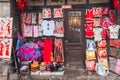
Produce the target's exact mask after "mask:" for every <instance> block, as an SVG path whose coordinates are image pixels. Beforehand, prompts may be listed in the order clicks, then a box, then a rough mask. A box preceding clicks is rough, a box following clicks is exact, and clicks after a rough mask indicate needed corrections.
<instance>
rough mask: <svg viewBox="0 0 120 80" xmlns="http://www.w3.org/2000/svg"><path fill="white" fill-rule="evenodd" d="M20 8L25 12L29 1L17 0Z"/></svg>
mask: <svg viewBox="0 0 120 80" xmlns="http://www.w3.org/2000/svg"><path fill="white" fill-rule="evenodd" d="M16 2H17V5H18V8H19V9H21V10H22V12H24V8H25V5H26V3H27V0H16Z"/></svg>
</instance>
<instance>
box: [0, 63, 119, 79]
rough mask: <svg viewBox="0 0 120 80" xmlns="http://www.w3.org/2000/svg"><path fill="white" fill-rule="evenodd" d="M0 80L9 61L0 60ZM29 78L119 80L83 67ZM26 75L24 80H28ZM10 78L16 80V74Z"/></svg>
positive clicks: (4, 76)
mask: <svg viewBox="0 0 120 80" xmlns="http://www.w3.org/2000/svg"><path fill="white" fill-rule="evenodd" d="M0 65H1V66H0V80H7V69H8V68H9V67H10V66H9V65H10V64H9V62H4V61H3V62H1V61H0ZM31 77H32V79H31V80H120V79H118V78H119V77H120V76H118V75H116V74H113V73H109V75H108V76H106V77H101V76H98V75H97V74H96V73H95V72H94V73H92V74H88V73H87V72H86V71H85V70H84V69H81V70H74V69H73V70H68V69H66V70H65V72H64V75H59V76H58V75H56V76H55V75H49V76H48V75H36V74H34V75H32V76H31ZM28 78H29V77H28V76H26V77H25V80H29V79H28ZM10 80H18V79H17V74H16V73H14V74H10Z"/></svg>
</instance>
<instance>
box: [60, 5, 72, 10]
mask: <svg viewBox="0 0 120 80" xmlns="http://www.w3.org/2000/svg"><path fill="white" fill-rule="evenodd" d="M62 9H72V6H71V5H62Z"/></svg>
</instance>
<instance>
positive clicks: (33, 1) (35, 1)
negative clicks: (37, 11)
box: [27, 0, 44, 6]
mask: <svg viewBox="0 0 120 80" xmlns="http://www.w3.org/2000/svg"><path fill="white" fill-rule="evenodd" d="M27 5H28V6H43V5H44V0H28V1H27Z"/></svg>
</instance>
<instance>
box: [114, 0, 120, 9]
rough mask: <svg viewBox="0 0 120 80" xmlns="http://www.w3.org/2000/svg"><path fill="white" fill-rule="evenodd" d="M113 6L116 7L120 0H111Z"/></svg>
mask: <svg viewBox="0 0 120 80" xmlns="http://www.w3.org/2000/svg"><path fill="white" fill-rule="evenodd" d="M113 5H114V8H115V9H116V8H117V7H118V6H119V5H120V0H113Z"/></svg>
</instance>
